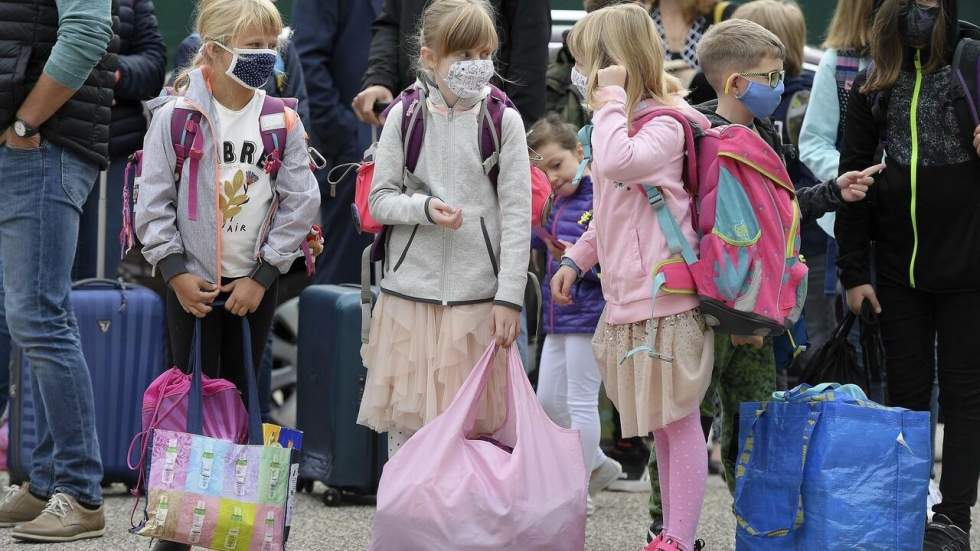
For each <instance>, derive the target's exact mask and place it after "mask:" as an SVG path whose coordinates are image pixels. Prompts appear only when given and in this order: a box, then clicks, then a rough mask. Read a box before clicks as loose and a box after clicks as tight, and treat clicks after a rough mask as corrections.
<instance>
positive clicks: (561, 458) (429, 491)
mask: <svg viewBox="0 0 980 551" xmlns="http://www.w3.org/2000/svg"><path fill="white" fill-rule="evenodd" d="M496 353H498V350H497V347H496V346H495V345H491V346H490V347H489V348H488V349H487V351H486V353H485V354H484V355H483V358H481V359H480V361H479V363H477V365H476V367H474V368H473V371H472V372H471V373H470V375H469V377H468V378H467V379H466V381H465V382H464V383H463V386H462V387H461V388H460V389H459V392H458V393H457V394H456V397H455V399H454V400H453V402H452V404H450V406H449V408H448V409H447V410H446V411H445V412H443V413H442V414H441V415H439V416H438V417H436V418H435V419H434V420H433V421H432V422H431V423H429V424H428V425H426V426H425V427H423V428H422V430H420V431H419V432H418V433H416V434H415V435H414V436H413V437H412V438H411V439H409V441H408V442H407V443H406V444H405V445H404V446H402V448H401V450H400V451H399V452H398V454H397V455H396V456H395V457H394V458H393V459H391V460H390V461H389V462H388V464H387V465H385V468H384V473H383V475H382V476H381V485H380V488H379V489H378V509H377V512H376V513H375V516H374V530H373V541H372V542H371V548H370V549H371V550H372V551H415V550H418V549H425V550H426V551H477V550H491V549H492V550H494V551H499V550H514V551H517V550H520V551H552V550H555V551H557V550H561V551H574V550H580V549H583V548H584V547H585V501H586V494H587V488H586V486H587V483H586V482H587V474H586V471H585V465H584V464H583V463H582V451H581V448H580V447H579V446H580V444H579V439H578V431H575V430H570V429H564V428H561V427H559V426H557V425H555V424H554V423H552V422H551V420H550V419H549V418H548V416H547V414H545V412H544V410H542V409H541V406H540V405H539V404H538V400H537V397H536V396H535V394H534V391H533V390H532V389H531V385H530V383H529V382H528V380H527V376H526V375H525V373H524V368H523V366H522V365H521V360H520V357H519V356H518V352H517V347H511V348H510V350H509V351H508V352H506V353H507V354H508V356H507V359H508V361H507V376H508V396H507V399H508V414H507V419H506V421H505V422H504V424H503V425H502V426H501V427H500V428H499V429H498V430H497V431H496V432H495V433H494V434H474V431H473V427H474V425H475V421H476V415H477V410H478V409H479V407H478V406H479V399H480V396H481V394H482V392H483V389H484V388H485V387H486V384H487V380H488V377H489V375H490V371H491V369H493V365H494V362H493V359H494V356H495V354H496ZM501 353H503V352H501Z"/></svg>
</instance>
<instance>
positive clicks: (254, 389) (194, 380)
mask: <svg viewBox="0 0 980 551" xmlns="http://www.w3.org/2000/svg"><path fill="white" fill-rule="evenodd" d="M211 307H212V308H213V309H214V310H213V311H214V312H216V311H217V310H218V309H219V308H222V307H224V301H215V302H214V303H212V304H211ZM212 315H215V314H212ZM241 320H242V358H243V359H244V361H243V362H242V363H243V368H244V370H245V398H246V406H247V409H248V443H249V444H252V445H257V446H261V445H262V413H261V408H260V406H259V390H258V384H257V383H256V380H255V367H254V362H253V360H252V331H251V329H250V327H249V323H248V317H247V316H243V317H242V318H241ZM201 327H202V324H201V320H200V319H199V318H198V319H196V320H194V336H193V337H192V338H191V358H190V364H191V389H190V392H189V393H188V397H187V432H189V433H191V434H200V435H204V419H203V416H202V402H203V397H202V386H203V385H202V378H203V372H202V362H201Z"/></svg>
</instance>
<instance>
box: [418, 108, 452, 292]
mask: <svg viewBox="0 0 980 551" xmlns="http://www.w3.org/2000/svg"><path fill="white" fill-rule="evenodd" d="M423 101H424V100H423ZM455 115H456V108H455V107H450V108H449V117H448V118H449V143H448V145H449V149H450V151H449V154H448V155H446V182H447V184H448V186H449V197H448V200H449V204H450V205H452V204H453V193H452V191H453V187H452V186H453V177H452V174H451V171H452V147H453V143H454V141H453V119H454V118H455ZM449 239H450V235H449V230H447V229H446V228H443V229H442V305H443V306H448V305H449V289H448V285H447V282H448V281H449V260H450V259H449V253H450V247H449Z"/></svg>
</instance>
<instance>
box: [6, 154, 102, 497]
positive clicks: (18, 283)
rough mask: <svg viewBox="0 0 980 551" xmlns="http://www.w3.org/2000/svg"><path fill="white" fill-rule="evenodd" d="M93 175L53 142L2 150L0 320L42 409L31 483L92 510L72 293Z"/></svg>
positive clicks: (95, 449)
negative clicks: (19, 352)
mask: <svg viewBox="0 0 980 551" xmlns="http://www.w3.org/2000/svg"><path fill="white" fill-rule="evenodd" d="M97 173H98V167H97V166H96V165H94V164H91V163H89V162H88V161H86V160H84V159H82V158H81V157H79V156H78V155H76V154H74V153H72V152H70V151H68V150H65V149H63V148H61V147H59V146H56V145H53V144H51V143H49V142H44V143H42V145H41V147H40V148H39V149H36V150H31V151H18V150H13V149H10V148H8V147H3V148H0V174H3V175H4V183H3V185H2V186H0V257H2V258H3V271H4V274H3V290H4V296H3V317H4V319H5V321H6V325H7V328H8V329H9V333H10V335H11V337H12V339H13V340H14V341H15V342H16V343H17V344H18V346H19V347H20V348H21V349H22V350H23V351H24V353H25V354H26V356H27V359H28V360H29V361H30V365H31V378H32V384H35V390H36V392H37V394H36V395H35V397H34V398H35V403H36V407H37V409H38V410H39V411H40V410H42V409H43V414H42V416H41V417H40V418H39V421H42V423H39V425H38V427H37V428H38V431H39V436H40V438H39V441H40V442H41V446H40V447H39V448H38V450H37V451H36V453H35V457H34V468H33V469H32V473H31V478H32V480H33V479H34V477H37V478H38V481H39V485H38V486H39V488H38V489H39V490H40V489H42V487H44V486H48V487H49V488H50V491H51V492H52V493H64V494H67V495H69V496H71V497H73V498H75V499H76V500H78V501H79V502H80V503H82V504H84V505H87V506H98V505H100V504H101V503H102V489H101V481H102V461H101V457H100V452H99V442H98V437H97V435H96V431H95V404H94V401H95V400H94V397H93V393H92V381H91V378H90V376H89V370H88V366H87V365H86V363H85V357H84V356H83V355H82V350H81V343H80V339H79V334H78V327H77V325H76V323H75V319H74V314H73V313H72V311H71V303H70V302H69V293H70V291H71V266H72V260H73V258H74V255H75V245H76V243H77V239H78V222H79V216H80V213H81V207H82V204H83V203H84V202H85V199H86V197H87V195H88V192H89V190H90V189H91V187H92V183H93V182H94V180H95V177H96V174H97ZM49 437H50V442H48V438H49ZM52 465H53V467H52ZM52 468H53V471H54V476H53V480H51V481H50V484H49V483H48V479H49V478H50V476H51V470H52ZM45 491H47V488H45Z"/></svg>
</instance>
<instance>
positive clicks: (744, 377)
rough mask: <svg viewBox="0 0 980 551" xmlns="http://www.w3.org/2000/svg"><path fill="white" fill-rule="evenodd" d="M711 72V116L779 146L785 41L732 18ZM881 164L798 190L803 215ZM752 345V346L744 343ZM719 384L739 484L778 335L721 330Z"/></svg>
mask: <svg viewBox="0 0 980 551" xmlns="http://www.w3.org/2000/svg"><path fill="white" fill-rule="evenodd" d="M698 56H699V57H700V59H701V65H702V67H703V68H704V71H705V76H706V77H707V79H708V81H709V82H710V83H711V86H712V87H713V88H714V89H715V92H716V93H717V95H718V100H717V103H715V102H711V103H709V104H705V106H703V108H705V109H706V110H707V109H708V108H714V109H715V113H713V114H712V115H710V116H709V118H710V119H712V124H713V125H715V126H720V125H726V124H740V125H743V126H747V127H749V128H754V129H755V130H756V132H757V133H758V134H759V136H760V137H762V139H763V140H764V141H765V142H766V143H768V144H769V145H770V147H772V148H773V149H774V150H775V151H777V152H780V153H781V152H782V151H783V147H782V140H781V139H780V135H779V133H778V132H776V131H775V130H774V129H773V127H772V125H771V124H770V123H769V122H768V121H767V120H766V119H767V118H768V117H769V116H771V115H772V113H773V112H774V111H775V110H776V107H777V106H778V105H779V103H780V100H781V96H782V91H783V88H784V85H783V82H782V80H783V76H784V60H785V57H786V49H785V47H784V46H783V43H782V42H781V41H780V40H779V38H778V37H777V36H776V35H774V34H773V33H772V32H770V31H768V30H766V29H765V28H763V27H762V26H761V25H759V24H757V23H753V22H752V21H748V20H744V19H732V20H729V21H726V22H724V23H721V24H719V25H716V26H715V27H712V29H711V30H709V31H708V33H707V34H706V35H705V37H704V40H702V42H701V45H700V46H699V47H698ZM882 168H883V167H881V166H880V165H878V166H873V167H871V168H869V169H867V170H865V171H864V172H851V173H847V174H844V175H843V176H841V177H840V178H839V179H837V181H836V183H835V182H826V183H823V184H818V185H815V186H811V187H807V188H802V189H798V190H797V200H798V202H799V205H800V218H801V220H802V221H807V220H811V219H814V218H815V217H817V216H820V215H822V214H823V213H824V212H827V211H828V210H834V209H836V208H837V207H839V206H840V205H841V204H843V202H845V201H848V202H849V201H859V200H861V199H863V198H864V196H865V194H866V193H867V190H868V187H869V186H870V185H871V184H873V183H874V180H873V179H872V178H871V177H870V175H871V174H875V173H877V172H878V171H880V170H881V169H882ZM742 345H750V346H742ZM714 379H715V384H717V385H718V392H719V394H720V397H721V400H720V402H721V415H722V441H721V444H722V463H723V465H724V467H725V477H726V479H727V481H728V486H729V489H730V490H731V491H733V492H734V488H735V476H734V475H735V473H734V468H735V460H736V455H737V454H738V429H737V427H738V407H739V404H740V403H742V402H752V401H765V400H768V399H769V397H770V396H771V395H772V392H773V391H774V390H775V385H776V368H775V359H774V357H773V349H772V340H771V339H765V340H763V339H762V338H761V337H738V336H732V337H730V338H729V337H727V336H719V337H718V338H717V339H716V340H715V374H714Z"/></svg>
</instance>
